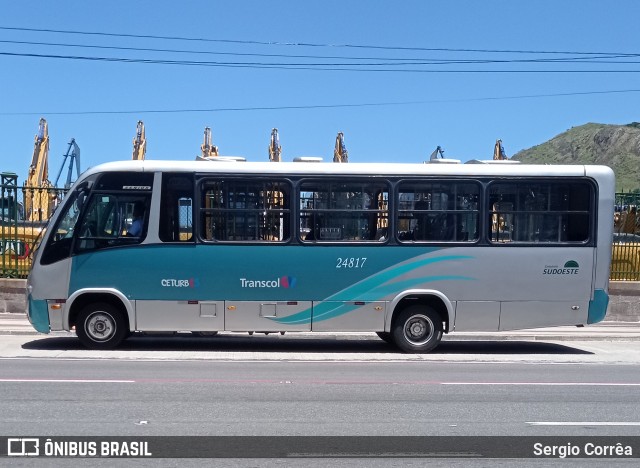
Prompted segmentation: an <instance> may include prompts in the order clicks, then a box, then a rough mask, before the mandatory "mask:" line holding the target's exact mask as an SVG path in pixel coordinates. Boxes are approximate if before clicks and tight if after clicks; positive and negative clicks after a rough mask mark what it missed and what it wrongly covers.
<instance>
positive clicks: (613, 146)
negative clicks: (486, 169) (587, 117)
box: [512, 122, 640, 192]
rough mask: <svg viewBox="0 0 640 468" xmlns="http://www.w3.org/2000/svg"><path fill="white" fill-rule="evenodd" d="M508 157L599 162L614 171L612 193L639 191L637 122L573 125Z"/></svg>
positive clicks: (532, 161) (639, 129) (525, 160)
mask: <svg viewBox="0 0 640 468" xmlns="http://www.w3.org/2000/svg"><path fill="white" fill-rule="evenodd" d="M512 159H516V160H519V161H522V162H523V163H529V164H602V165H605V166H609V167H610V168H612V169H613V171H614V172H615V174H616V192H622V191H624V192H633V191H640V123H639V122H633V123H630V124H628V125H606V124H597V123H588V124H585V125H581V126H579V127H573V128H571V129H569V130H567V131H566V132H564V133H561V134H560V135H557V136H555V137H553V138H552V139H551V140H549V141H547V142H545V143H542V144H540V145H537V146H534V147H533V148H529V149H526V150H522V151H520V152H518V153H516V154H515V155H514V156H513V158H512Z"/></svg>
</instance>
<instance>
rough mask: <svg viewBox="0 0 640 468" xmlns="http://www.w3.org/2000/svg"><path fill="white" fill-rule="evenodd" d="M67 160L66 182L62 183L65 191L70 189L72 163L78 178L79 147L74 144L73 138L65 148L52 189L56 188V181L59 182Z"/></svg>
mask: <svg viewBox="0 0 640 468" xmlns="http://www.w3.org/2000/svg"><path fill="white" fill-rule="evenodd" d="M67 158H68V159H69V170H68V172H67V181H66V182H65V183H64V188H65V189H69V188H70V187H71V174H72V172H73V166H74V163H75V167H76V179H77V178H78V177H80V147H79V146H78V144H77V143H76V139H75V138H72V139H71V141H70V142H69V147H68V148H67V152H66V153H65V155H64V159H63V160H62V165H61V166H60V170H59V171H58V176H57V177H56V181H55V182H54V183H53V185H54V187H57V186H58V181H59V180H60V175H62V170H63V169H64V165H65V164H66V163H67Z"/></svg>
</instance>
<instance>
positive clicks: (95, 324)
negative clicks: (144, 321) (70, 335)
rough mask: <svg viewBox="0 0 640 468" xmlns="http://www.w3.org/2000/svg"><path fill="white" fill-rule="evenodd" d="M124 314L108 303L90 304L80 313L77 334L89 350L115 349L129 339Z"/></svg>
mask: <svg viewBox="0 0 640 468" xmlns="http://www.w3.org/2000/svg"><path fill="white" fill-rule="evenodd" d="M126 323H127V322H126V320H125V317H124V314H123V313H122V312H121V311H120V310H119V309H118V308H116V307H114V306H113V305H111V304H108V303H96V304H89V305H87V306H86V307H85V308H84V309H82V310H81V311H80V314H79V315H78V320H77V321H76V334H77V335H78V338H79V339H80V342H82V344H83V345H85V346H86V347H87V348H89V349H113V348H115V347H116V346H118V345H119V344H120V343H122V341H123V340H124V339H125V338H126V337H127V333H128V329H127V326H126Z"/></svg>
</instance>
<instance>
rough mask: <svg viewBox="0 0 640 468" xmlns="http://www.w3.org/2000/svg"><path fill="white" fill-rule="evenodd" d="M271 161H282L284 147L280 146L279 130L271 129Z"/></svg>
mask: <svg viewBox="0 0 640 468" xmlns="http://www.w3.org/2000/svg"><path fill="white" fill-rule="evenodd" d="M269 161H271V162H280V161H282V146H280V138H279V137H278V129H277V128H273V129H271V140H270V141H269Z"/></svg>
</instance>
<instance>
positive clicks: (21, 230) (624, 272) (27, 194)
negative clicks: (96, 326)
mask: <svg viewBox="0 0 640 468" xmlns="http://www.w3.org/2000/svg"><path fill="white" fill-rule="evenodd" d="M1 176H2V184H1V185H0V213H1V215H2V220H1V221H2V224H1V228H0V277H4V278H26V277H27V275H28V274H29V269H30V268H31V260H32V257H33V251H34V249H35V248H36V246H37V243H38V241H39V237H40V235H41V233H42V230H43V229H44V225H45V223H46V221H47V219H48V218H49V217H50V216H51V214H52V213H53V210H55V208H56V206H57V205H58V204H59V203H60V201H61V200H62V198H63V197H64V195H65V193H66V191H67V190H66V189H59V188H54V187H46V188H42V187H25V186H18V177H17V176H16V175H15V174H8V173H3V174H1ZM638 208H640V193H617V194H616V201H615V216H614V220H613V223H614V238H613V246H612V249H613V250H612V261H611V276H610V278H611V279H612V280H615V281H640V216H639V215H638Z"/></svg>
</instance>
